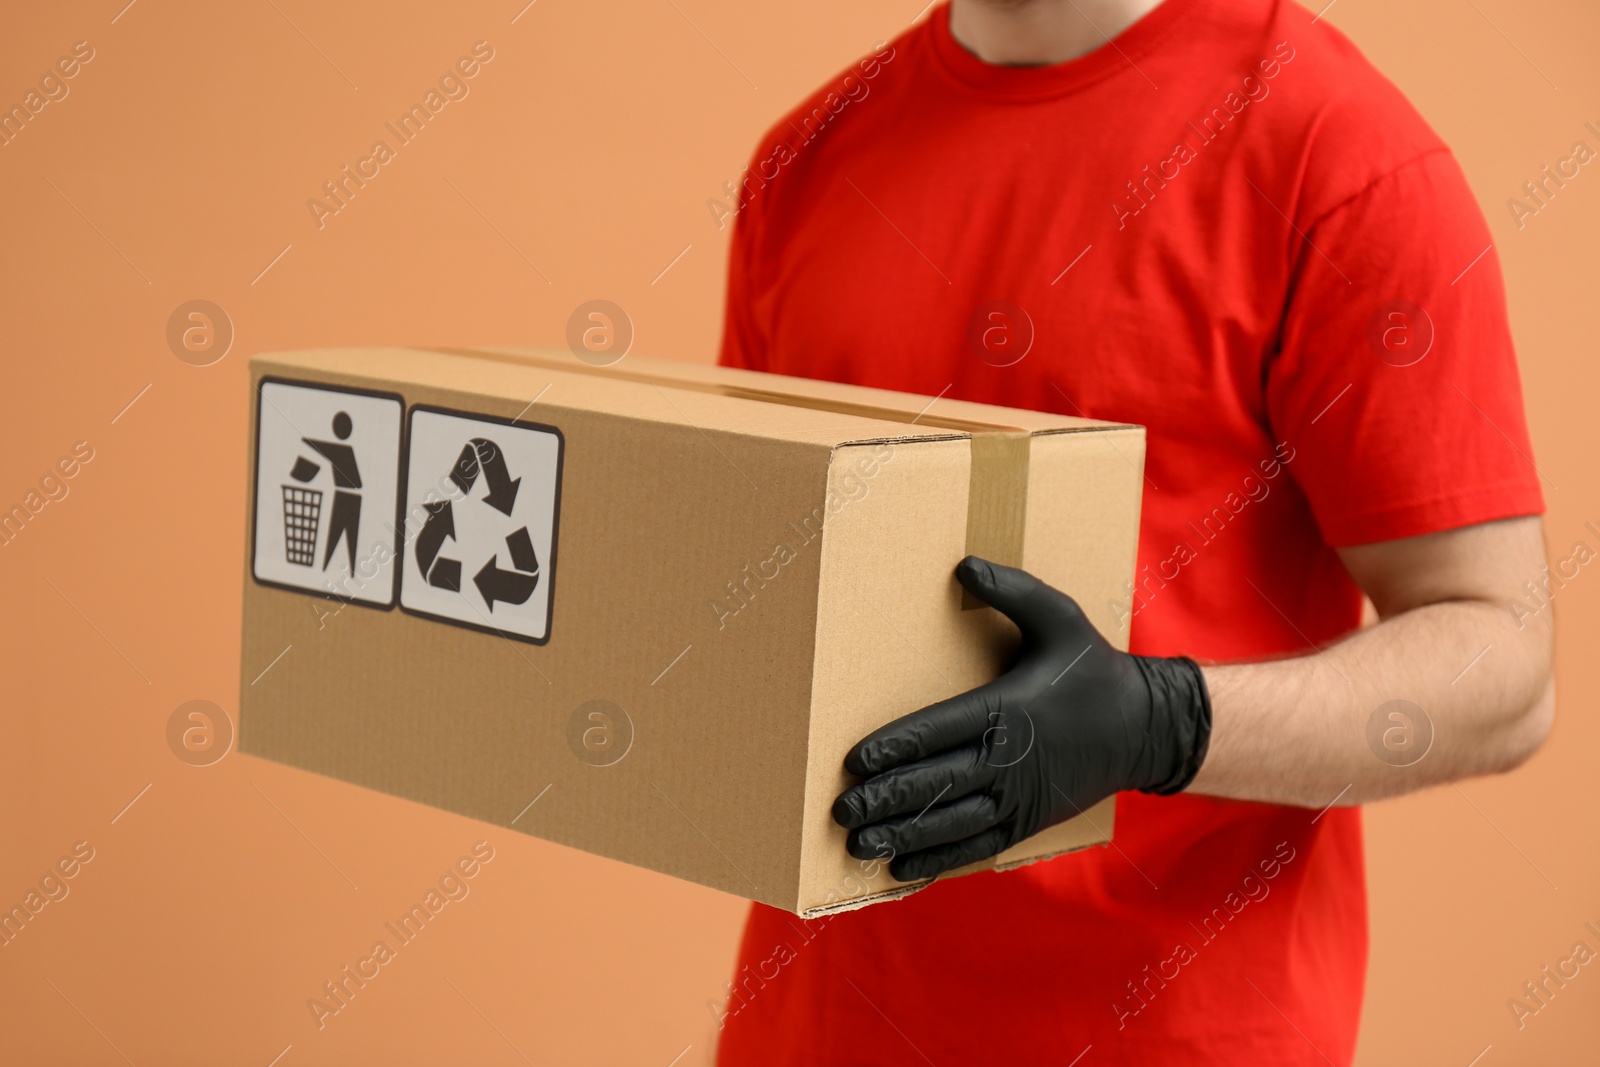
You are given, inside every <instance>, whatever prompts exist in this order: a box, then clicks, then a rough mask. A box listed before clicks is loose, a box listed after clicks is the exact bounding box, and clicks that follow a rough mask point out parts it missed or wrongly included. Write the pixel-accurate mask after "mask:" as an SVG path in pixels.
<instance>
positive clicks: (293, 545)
mask: <svg viewBox="0 0 1600 1067" xmlns="http://www.w3.org/2000/svg"><path fill="white" fill-rule="evenodd" d="M403 411H404V403H403V402H402V401H401V399H400V397H398V396H395V395H394V394H390V393H374V392H366V391H362V390H356V389H339V388H334V387H331V386H325V385H317V384H314V383H310V382H288V381H281V380H277V379H270V378H269V379H264V380H263V381H262V382H261V386H260V392H259V403H258V405H257V409H256V507H255V547H254V550H253V557H254V571H255V576H256V578H257V579H258V580H259V581H262V582H266V583H267V584H270V585H278V586H285V587H289V588H293V589H300V590H305V591H307V592H313V593H320V594H322V595H324V596H331V597H337V598H339V599H341V600H357V601H363V602H365V603H369V604H374V605H380V606H384V607H389V606H392V605H393V604H394V600H395V575H396V571H397V569H398V568H397V566H396V564H397V560H396V559H395V558H394V557H395V554H396V553H395V543H394V542H395V537H394V532H395V531H394V516H395V512H396V508H397V504H398V502H399V494H400V488H401V487H400V431H401V422H402V414H403Z"/></svg>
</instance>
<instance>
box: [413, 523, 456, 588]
mask: <svg viewBox="0 0 1600 1067" xmlns="http://www.w3.org/2000/svg"><path fill="white" fill-rule="evenodd" d="M423 507H424V508H426V509H427V511H428V520H427V521H426V522H425V523H423V525H422V530H421V531H420V532H419V533H418V534H417V566H418V567H420V568H421V569H422V573H423V574H425V575H427V576H428V584H429V585H431V586H435V587H437V588H439V589H449V590H450V591H451V592H456V593H459V592H460V591H461V563H460V562H459V561H457V560H453V559H439V560H437V561H436V557H437V556H438V555H439V550H440V549H441V548H443V547H444V543H445V541H446V540H448V539H453V538H454V537H455V535H456V517H455V511H454V509H453V508H451V506H450V501H448V500H436V501H431V502H429V503H426V504H424V505H423Z"/></svg>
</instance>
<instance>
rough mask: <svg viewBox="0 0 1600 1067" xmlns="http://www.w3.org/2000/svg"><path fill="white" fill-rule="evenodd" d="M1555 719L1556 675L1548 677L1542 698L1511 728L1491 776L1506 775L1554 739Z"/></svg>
mask: <svg viewBox="0 0 1600 1067" xmlns="http://www.w3.org/2000/svg"><path fill="white" fill-rule="evenodd" d="M1555 718H1556V680H1555V676H1554V675H1553V674H1547V675H1546V677H1545V684H1544V690H1543V692H1542V693H1541V694H1540V695H1539V698H1538V699H1537V700H1535V701H1534V702H1533V703H1532V704H1531V705H1529V706H1528V707H1527V708H1525V709H1524V710H1523V711H1522V713H1521V714H1520V715H1518V716H1517V717H1516V719H1515V720H1513V721H1512V722H1511V723H1510V724H1508V726H1507V728H1506V731H1505V733H1504V735H1503V742H1502V743H1501V744H1500V745H1499V746H1498V748H1499V752H1498V753H1497V756H1498V757H1499V758H1498V759H1497V760H1496V761H1495V765H1494V766H1493V767H1491V768H1490V773H1493V774H1504V773H1506V772H1507V771H1514V770H1516V769H1517V768H1518V767H1520V766H1522V765H1523V764H1524V763H1526V762H1528V760H1529V759H1531V758H1532V757H1533V754H1534V753H1535V752H1537V751H1539V749H1540V747H1541V746H1543V744H1544V743H1545V740H1546V739H1547V738H1548V737H1549V736H1550V729H1551V727H1552V726H1553V725H1554V724H1555Z"/></svg>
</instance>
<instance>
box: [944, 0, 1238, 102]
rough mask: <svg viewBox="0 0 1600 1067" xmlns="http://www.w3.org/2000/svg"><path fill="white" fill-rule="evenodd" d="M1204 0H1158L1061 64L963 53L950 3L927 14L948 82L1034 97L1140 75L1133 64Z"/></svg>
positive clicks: (1002, 94) (1009, 95) (1015, 96)
mask: <svg viewBox="0 0 1600 1067" xmlns="http://www.w3.org/2000/svg"><path fill="white" fill-rule="evenodd" d="M1206 2H1207V0H1164V2H1163V3H1162V4H1160V5H1159V6H1158V7H1156V8H1155V9H1154V10H1152V11H1150V12H1149V13H1148V14H1146V15H1145V16H1144V17H1143V18H1141V19H1140V20H1139V21H1137V22H1135V23H1134V24H1133V25H1132V26H1129V27H1128V28H1127V29H1125V30H1123V31H1122V32H1121V33H1119V34H1118V35H1117V36H1116V37H1114V38H1112V39H1111V40H1110V41H1109V42H1108V43H1105V44H1102V45H1101V46H1100V47H1099V48H1096V49H1095V50H1094V51H1092V52H1088V53H1085V54H1084V55H1081V56H1079V57H1078V58H1076V59H1069V60H1067V61H1066V62H1065V63H1053V64H1050V65H1049V66H1042V67H1013V66H1004V65H1001V64H995V63H986V62H984V61H983V60H981V59H979V58H978V57H977V56H975V55H973V54H972V53H971V52H968V51H967V50H966V49H965V48H964V47H962V45H961V44H960V43H959V42H958V41H957V40H956V39H955V37H954V36H953V35H952V34H951V33H950V4H949V0H945V2H944V3H941V4H940V5H939V6H938V7H936V8H934V9H933V11H932V12H931V13H930V14H929V16H928V24H929V27H928V28H929V32H930V34H931V36H932V39H933V55H934V60H935V64H936V65H937V66H938V67H939V68H940V69H941V70H942V71H943V72H944V73H945V74H947V75H948V76H949V77H950V78H951V79H952V80H953V81H955V82H957V83H958V84H960V85H962V86H964V87H966V88H968V89H973V90H976V91H978V92H980V93H982V94H984V95H986V96H992V97H1003V98H1010V99H1037V98H1040V97H1048V96H1059V95H1063V94H1066V93H1070V92H1074V91H1076V90H1078V89H1081V88H1083V87H1084V86H1086V85H1089V84H1091V83H1092V82H1096V81H1099V80H1100V79H1102V78H1105V77H1108V76H1110V75H1112V74H1116V73H1119V72H1126V73H1127V74H1129V75H1131V76H1132V77H1135V78H1139V77H1141V75H1140V73H1139V71H1138V68H1137V64H1138V61H1139V58H1140V57H1141V56H1144V55H1147V54H1148V53H1149V52H1150V51H1151V50H1152V49H1153V48H1154V47H1155V46H1156V45H1158V44H1160V43H1161V41H1162V39H1163V38H1165V37H1166V35H1167V34H1168V33H1170V32H1171V31H1172V29H1173V28H1174V27H1175V26H1177V24H1178V23H1179V22H1181V21H1182V20H1183V19H1184V18H1185V17H1186V16H1187V15H1188V14H1189V13H1190V12H1191V11H1193V10H1194V9H1196V8H1199V7H1202V6H1204V5H1205V3H1206Z"/></svg>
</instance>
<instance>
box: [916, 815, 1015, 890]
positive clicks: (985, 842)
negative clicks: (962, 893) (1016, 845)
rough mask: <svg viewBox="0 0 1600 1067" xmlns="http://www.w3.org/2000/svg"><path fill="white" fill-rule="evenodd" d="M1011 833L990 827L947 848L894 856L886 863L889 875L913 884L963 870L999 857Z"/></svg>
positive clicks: (1002, 827)
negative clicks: (969, 865) (985, 860)
mask: <svg viewBox="0 0 1600 1067" xmlns="http://www.w3.org/2000/svg"><path fill="white" fill-rule="evenodd" d="M1010 836H1011V835H1010V830H1009V829H1008V828H1007V827H1005V826H991V827H990V828H989V829H987V830H985V831H983V832H982V833H980V834H975V835H973V836H972V837H969V838H966V839H965V840H962V841H957V842H955V843H954V844H949V845H935V846H934V847H933V848H925V849H923V850H922V851H921V852H912V853H910V854H909V855H902V856H896V857H895V858H894V859H892V860H890V861H889V873H890V874H891V875H893V876H894V877H895V879H896V880H898V881H901V882H916V881H920V880H922V879H924V878H932V877H933V876H934V875H936V874H942V873H943V872H945V871H948V870H953V869H955V868H956V867H965V866H966V865H967V864H969V863H976V862H978V861H979V860H983V859H988V858H989V857H990V856H996V855H999V854H1000V853H1001V852H1004V851H1005V850H1006V848H1007V847H1008V846H1009V845H1010V844H1011V840H1010Z"/></svg>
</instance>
